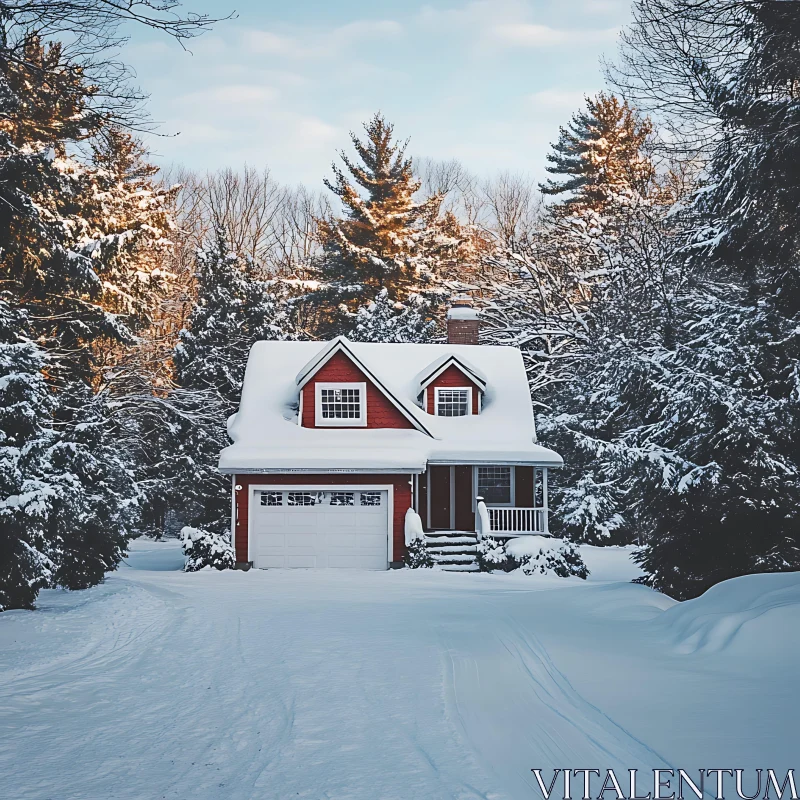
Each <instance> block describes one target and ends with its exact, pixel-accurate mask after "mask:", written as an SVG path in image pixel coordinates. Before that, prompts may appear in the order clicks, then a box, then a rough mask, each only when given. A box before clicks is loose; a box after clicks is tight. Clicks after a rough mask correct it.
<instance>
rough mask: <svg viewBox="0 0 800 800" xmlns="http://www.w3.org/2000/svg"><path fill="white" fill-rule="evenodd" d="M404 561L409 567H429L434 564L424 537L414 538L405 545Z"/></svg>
mask: <svg viewBox="0 0 800 800" xmlns="http://www.w3.org/2000/svg"><path fill="white" fill-rule="evenodd" d="M405 562H406V566H407V567H408V568H409V569H430V568H431V567H433V566H434V563H435V562H434V560H433V556H432V555H431V552H430V550H428V545H427V544H426V543H425V539H424V538H422V539H414V541H413V542H411V544H410V545H408V546H407V547H406V557H405Z"/></svg>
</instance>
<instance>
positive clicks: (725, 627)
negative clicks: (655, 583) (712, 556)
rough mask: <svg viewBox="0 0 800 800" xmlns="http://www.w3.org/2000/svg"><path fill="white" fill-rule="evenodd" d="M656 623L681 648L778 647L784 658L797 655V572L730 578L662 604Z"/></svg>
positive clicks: (799, 645) (799, 602)
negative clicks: (697, 593)
mask: <svg viewBox="0 0 800 800" xmlns="http://www.w3.org/2000/svg"><path fill="white" fill-rule="evenodd" d="M657 624H658V625H659V626H661V627H662V628H663V630H664V631H665V633H666V634H667V636H668V637H669V639H670V640H671V642H672V644H673V646H674V648H675V649H676V651H677V652H680V653H694V652H716V651H720V650H732V651H737V652H745V651H750V652H752V651H753V650H754V649H759V650H762V651H774V650H775V647H776V646H780V648H781V650H782V651H783V649H784V648H785V649H786V651H787V652H786V657H787V662H786V663H789V657H790V656H793V657H794V658H797V657H799V656H800V642H798V640H797V638H796V637H795V636H794V635H793V634H792V632H794V631H797V630H798V629H800V572H778V573H763V574H758V575H744V576H742V577H741V578H732V579H731V580H728V581H724V582H722V583H719V584H717V585H716V586H713V587H712V588H711V589H709V590H708V591H707V592H706V593H705V594H703V595H701V596H700V597H698V598H696V599H694V600H687V601H685V602H683V603H678V604H677V605H675V606H673V607H672V608H670V609H667V610H666V611H665V612H664V614H663V615H662V616H661V617H660V618H659V620H658V623H657ZM789 650H791V651H792V652H791V653H789V652H788V651H789ZM781 659H782V660H783V655H782V657H781Z"/></svg>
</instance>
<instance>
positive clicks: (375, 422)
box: [302, 352, 414, 428]
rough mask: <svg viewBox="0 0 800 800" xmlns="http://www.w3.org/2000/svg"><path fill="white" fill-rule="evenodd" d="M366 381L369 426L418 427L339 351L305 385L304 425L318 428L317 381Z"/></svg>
mask: <svg viewBox="0 0 800 800" xmlns="http://www.w3.org/2000/svg"><path fill="white" fill-rule="evenodd" d="M362 381H365V382H366V384H367V428H413V427H414V426H413V425H412V424H411V423H410V422H409V421H408V420H407V419H406V418H405V417H404V416H403V415H402V414H401V413H400V412H399V411H398V410H397V408H395V406H393V405H392V403H390V402H389V400H388V399H387V398H386V396H385V395H384V394H383V392H381V391H380V390H379V389H378V388H377V387H376V386H375V385H374V384H373V383H372V382H371V381H370V380H369V379H368V378H367V376H366V375H365V374H364V373H363V372H362V371H361V370H360V369H359V368H358V367H357V366H356V365H355V364H354V363H353V362H352V361H351V360H350V358H349V357H348V356H347V355H345V354H344V353H341V352H339V353H336V355H334V356H333V357H332V358H331V359H330V361H328V363H327V364H325V365H324V366H323V367H321V368H320V369H319V371H318V372H317V373H316V374H315V375H314V377H313V378H312V379H311V380H310V381H309V382H308V383H307V384H306V385H305V386H304V387H303V419H302V424H303V427H304V428H316V427H317V424H316V419H315V413H314V412H315V402H316V397H315V394H316V388H315V387H316V384H317V383H361V382H362ZM337 427H349V426H346V425H343V426H337Z"/></svg>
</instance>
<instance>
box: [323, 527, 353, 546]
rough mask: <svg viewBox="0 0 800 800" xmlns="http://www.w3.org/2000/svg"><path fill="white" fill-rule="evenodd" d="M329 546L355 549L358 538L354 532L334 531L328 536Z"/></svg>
mask: <svg viewBox="0 0 800 800" xmlns="http://www.w3.org/2000/svg"><path fill="white" fill-rule="evenodd" d="M326 539H327V542H328V547H329V548H332V549H336V550H338V549H342V550H355V549H356V544H357V539H356V535H355V533H354V532H352V531H351V532H350V533H346V532H333V533H329V534H328V535H327V536H326Z"/></svg>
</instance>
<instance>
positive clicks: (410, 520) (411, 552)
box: [403, 508, 434, 569]
mask: <svg viewBox="0 0 800 800" xmlns="http://www.w3.org/2000/svg"><path fill="white" fill-rule="evenodd" d="M405 535H406V555H405V558H404V559H403V560H404V561H405V564H406V566H407V567H409V568H410V569H430V568H431V567H432V566H433V565H434V561H433V556H432V555H431V552H430V550H428V545H427V543H426V541H425V532H424V531H423V528H422V520H421V519H420V516H419V514H417V512H416V511H414V509H413V508H409V509H408V511H406V520H405Z"/></svg>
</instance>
